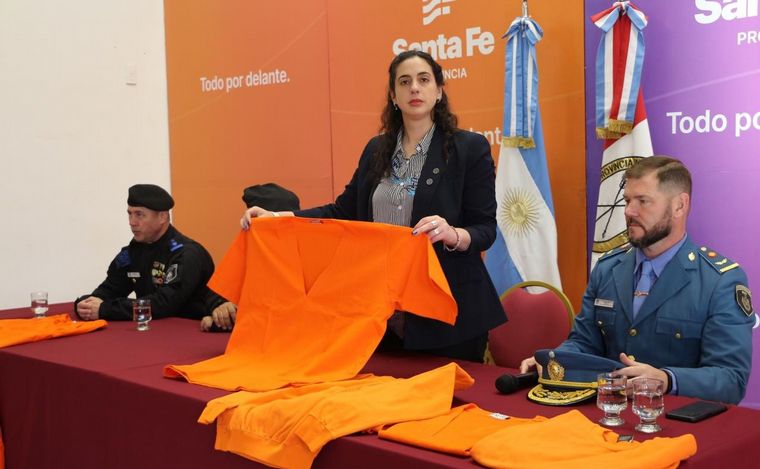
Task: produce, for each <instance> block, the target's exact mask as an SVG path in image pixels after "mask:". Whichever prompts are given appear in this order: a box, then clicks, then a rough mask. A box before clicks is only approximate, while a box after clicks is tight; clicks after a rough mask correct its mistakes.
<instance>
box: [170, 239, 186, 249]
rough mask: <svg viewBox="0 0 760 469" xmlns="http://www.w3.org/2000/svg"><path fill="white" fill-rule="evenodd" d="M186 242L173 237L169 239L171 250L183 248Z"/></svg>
mask: <svg viewBox="0 0 760 469" xmlns="http://www.w3.org/2000/svg"><path fill="white" fill-rule="evenodd" d="M183 246H184V244H182V243H179V242H177V240H176V239H174V238H172V239H170V240H169V251H170V252H174V251H176V250H178V249H182V247H183Z"/></svg>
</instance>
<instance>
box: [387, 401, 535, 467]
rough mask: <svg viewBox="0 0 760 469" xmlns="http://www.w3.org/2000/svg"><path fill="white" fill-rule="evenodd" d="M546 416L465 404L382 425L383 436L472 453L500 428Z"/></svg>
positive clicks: (439, 449) (409, 443)
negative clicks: (525, 415) (517, 414)
mask: <svg viewBox="0 0 760 469" xmlns="http://www.w3.org/2000/svg"><path fill="white" fill-rule="evenodd" d="M545 420H546V417H541V416H537V417H534V418H532V419H523V418H517V417H508V416H506V415H504V414H500V413H498V412H490V411H487V410H483V409H481V408H480V407H478V406H477V405H475V404H465V405H461V406H459V407H455V408H453V409H451V411H449V412H448V413H446V414H444V415H440V416H438V417H433V418H430V419H425V420H413V421H410V422H402V423H397V424H395V425H391V426H389V427H388V428H381V429H380V431H379V432H378V435H379V436H380V438H385V439H387V440H393V441H398V442H401V443H406V444H408V445H413V446H419V447H422V448H426V449H431V450H433V451H440V452H443V453H450V454H456V455H457V456H469V455H470V449H471V448H472V445H474V444H475V442H477V441H478V440H480V439H481V438H483V437H485V436H487V435H490V434H491V433H494V432H496V431H499V430H503V429H505V428H509V427H512V426H517V425H525V424H529V423H536V422H543V421H545Z"/></svg>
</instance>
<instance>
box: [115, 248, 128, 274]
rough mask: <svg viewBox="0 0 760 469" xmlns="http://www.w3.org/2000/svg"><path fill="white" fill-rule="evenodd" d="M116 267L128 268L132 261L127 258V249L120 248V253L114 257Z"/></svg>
mask: <svg viewBox="0 0 760 469" xmlns="http://www.w3.org/2000/svg"><path fill="white" fill-rule="evenodd" d="M114 260H115V261H116V267H118V268H120V269H121V268H123V267H126V266H128V265H129V264H131V263H132V259H131V258H130V257H129V249H128V248H122V249H121V251H120V252H119V253H118V254H117V255H116V259H114Z"/></svg>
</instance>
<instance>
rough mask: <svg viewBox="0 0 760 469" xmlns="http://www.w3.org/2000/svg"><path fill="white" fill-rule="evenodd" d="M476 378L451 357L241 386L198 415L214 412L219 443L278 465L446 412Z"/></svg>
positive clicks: (296, 468)
mask: <svg viewBox="0 0 760 469" xmlns="http://www.w3.org/2000/svg"><path fill="white" fill-rule="evenodd" d="M473 383H474V380H473V379H472V377H470V375H468V374H467V373H466V372H465V371H464V370H462V369H461V368H460V367H459V366H458V365H457V364H455V363H450V364H448V365H445V366H442V367H440V368H436V369H434V370H431V371H428V372H426V373H422V374H419V375H417V376H413V377H411V378H408V379H398V378H392V377H387V376H364V377H362V378H361V379H356V380H345V381H338V382H333V383H320V384H313V385H308V386H302V387H291V388H285V389H279V390H275V391H268V392H260V393H254V392H248V391H241V392H238V393H235V394H232V395H229V396H224V397H220V398H218V399H214V400H213V401H210V402H209V403H208V404H207V405H206V409H205V410H204V411H203V414H202V415H201V417H200V418H199V420H198V421H199V422H201V423H207V424H208V423H211V422H213V421H214V419H216V421H217V429H216V446H215V447H216V449H220V450H224V451H230V452H233V453H235V454H239V455H241V456H244V457H246V458H248V459H252V460H254V461H258V462H261V463H263V464H267V465H269V466H273V467H284V468H289V469H303V468H308V467H310V466H311V464H312V462H313V460H314V458H315V457H316V456H317V454H318V453H319V451H320V450H321V449H322V447H323V446H324V445H325V444H326V443H327V442H329V441H331V440H334V439H336V438H338V437H341V436H344V435H349V434H351V433H356V432H359V431H363V430H366V429H368V428H372V427H376V426H379V425H383V424H388V423H392V422H402V421H406V420H414V419H426V418H430V417H434V416H436V415H441V414H444V413H446V412H448V411H449V410H450V409H451V400H452V398H453V395H454V391H456V390H461V389H466V388H468V387H470V386H472V384H473Z"/></svg>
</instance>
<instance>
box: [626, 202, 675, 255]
mask: <svg viewBox="0 0 760 469" xmlns="http://www.w3.org/2000/svg"><path fill="white" fill-rule="evenodd" d="M671 220H672V217H671V215H670V210H668V213H666V214H665V216H664V217H662V219H660V221H658V222H657V224H656V225H654V226H653V227H652V228H651V229H649V230H647V229H646V228H644V227H643V226H641V225H639V224H637V225H638V226H639V227H640V228H641V229H642V230H644V235H643V236H641V238H638V239H633V238H631V235H630V234H629V235H628V240H629V241H630V243H631V245H632V246H634V247H637V248H639V249H644V248H648V247H649V246H651V245H653V244H654V243H656V242H658V241H661V240H663V239H665V238H667V237H668V235H669V234H670V232H671V231H672V229H673V224H672V223H671ZM627 226H628V227H629V228H630V226H631V220H628V223H627Z"/></svg>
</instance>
